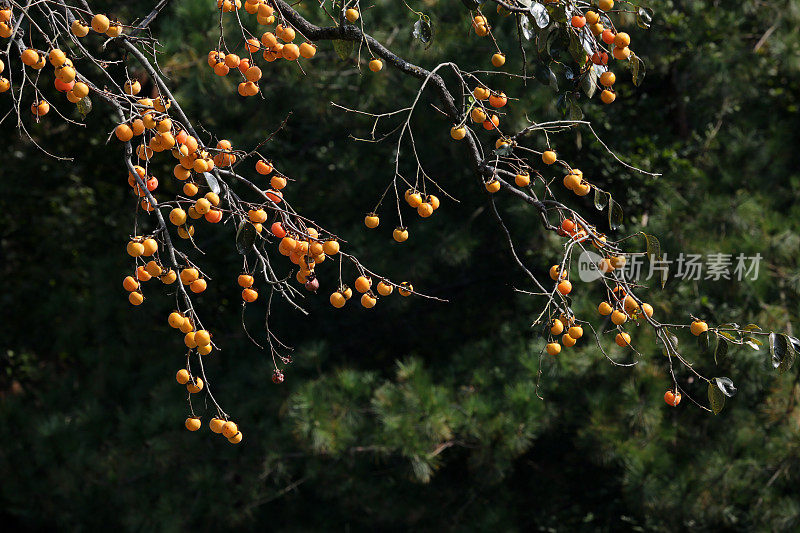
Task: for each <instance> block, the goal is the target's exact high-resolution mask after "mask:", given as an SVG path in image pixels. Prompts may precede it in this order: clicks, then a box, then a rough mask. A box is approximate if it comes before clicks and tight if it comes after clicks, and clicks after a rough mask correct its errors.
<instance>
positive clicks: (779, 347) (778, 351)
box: [769, 332, 795, 374]
mask: <svg viewBox="0 0 800 533" xmlns="http://www.w3.org/2000/svg"><path fill="white" fill-rule="evenodd" d="M769 353H770V355H771V356H772V366H773V368H777V369H778V370H779V371H780V373H781V374H783V373H784V372H786V371H787V370H789V369H790V368H792V365H794V359H795V348H794V343H793V342H791V341H790V340H789V336H788V335H784V334H782V333H775V332H772V333H770V334H769Z"/></svg>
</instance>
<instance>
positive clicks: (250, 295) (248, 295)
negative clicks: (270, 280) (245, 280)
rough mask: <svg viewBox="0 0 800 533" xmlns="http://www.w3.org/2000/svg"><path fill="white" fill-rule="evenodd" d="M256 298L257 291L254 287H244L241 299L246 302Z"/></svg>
mask: <svg viewBox="0 0 800 533" xmlns="http://www.w3.org/2000/svg"><path fill="white" fill-rule="evenodd" d="M257 299H258V292H256V291H255V289H250V288H248V289H244V290H243V291H242V300H244V301H245V302H247V303H253V302H255V301H256V300H257Z"/></svg>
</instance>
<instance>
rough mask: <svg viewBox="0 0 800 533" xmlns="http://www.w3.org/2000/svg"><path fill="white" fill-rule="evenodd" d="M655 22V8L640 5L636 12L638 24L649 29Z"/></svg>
mask: <svg viewBox="0 0 800 533" xmlns="http://www.w3.org/2000/svg"><path fill="white" fill-rule="evenodd" d="M652 23H653V10H652V9H650V8H649V7H640V8H639V10H638V11H637V12H636V24H638V25H639V27H640V28H644V29H645V30H646V29H649V28H650V24H652Z"/></svg>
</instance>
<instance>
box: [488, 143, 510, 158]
mask: <svg viewBox="0 0 800 533" xmlns="http://www.w3.org/2000/svg"><path fill="white" fill-rule="evenodd" d="M513 151H514V147H513V146H511V143H506V144H503V145H501V146H500V148H495V149H494V150H492V153H493V154H495V155H499V156H500V157H505V156H509V155H511V153H512V152H513Z"/></svg>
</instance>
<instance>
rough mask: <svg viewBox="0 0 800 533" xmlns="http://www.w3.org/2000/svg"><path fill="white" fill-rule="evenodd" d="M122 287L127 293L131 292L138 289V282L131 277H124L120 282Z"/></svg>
mask: <svg viewBox="0 0 800 533" xmlns="http://www.w3.org/2000/svg"><path fill="white" fill-rule="evenodd" d="M122 287H123V288H124V289H125V290H126V291H128V292H133V291H135V290H136V289H138V288H139V282H138V281H136V279H135V278H134V277H133V276H126V277H125V279H123V280H122Z"/></svg>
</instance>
